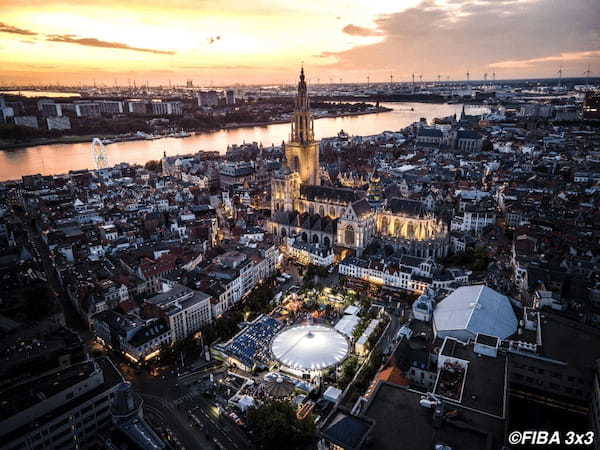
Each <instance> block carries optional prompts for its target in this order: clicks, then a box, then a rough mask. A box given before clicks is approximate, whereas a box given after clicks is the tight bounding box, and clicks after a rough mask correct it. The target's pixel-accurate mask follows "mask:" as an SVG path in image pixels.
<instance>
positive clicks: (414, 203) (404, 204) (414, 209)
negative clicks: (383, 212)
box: [387, 197, 424, 216]
mask: <svg viewBox="0 0 600 450" xmlns="http://www.w3.org/2000/svg"><path fill="white" fill-rule="evenodd" d="M387 209H388V210H389V211H391V212H392V213H393V214H397V213H400V214H408V215H411V216H420V215H421V214H423V210H424V208H423V203H421V202H420V201H418V200H409V199H406V198H398V197H396V198H393V199H391V200H390V202H389V203H388V206H387Z"/></svg>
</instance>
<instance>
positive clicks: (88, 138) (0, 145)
mask: <svg viewBox="0 0 600 450" xmlns="http://www.w3.org/2000/svg"><path fill="white" fill-rule="evenodd" d="M390 111H393V108H386V107H382V106H380V107H379V109H377V110H368V111H356V112H341V113H330V114H329V113H328V114H323V115H319V116H317V117H315V120H320V119H335V118H339V117H350V116H364V115H367V114H379V113H384V112H390ZM285 123H290V119H281V120H269V121H264V122H244V123H230V124H227V125H223V126H221V127H218V128H214V129H207V130H190V132H191V133H193V134H194V135H202V134H205V133H214V132H215V131H220V130H235V129H238V128H251V127H266V126H269V125H276V124H285ZM166 137H172V136H168V135H165V136H160V137H159V139H162V138H166ZM94 138H100V139H108V140H113V141H115V142H125V141H127V142H133V141H144V140H146V139H144V138H143V137H139V138H132V137H131V135H118V136H115V135H110V134H98V135H82V136H72V135H70V136H61V137H56V138H39V139H32V140H30V141H26V142H13V143H8V142H3V141H2V140H0V150H4V151H11V150H18V149H21V148H27V147H33V146H37V145H58V144H80V143H84V142H92V139H94Z"/></svg>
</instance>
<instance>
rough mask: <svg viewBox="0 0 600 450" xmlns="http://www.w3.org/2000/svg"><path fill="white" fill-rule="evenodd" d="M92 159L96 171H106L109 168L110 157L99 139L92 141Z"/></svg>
mask: <svg viewBox="0 0 600 450" xmlns="http://www.w3.org/2000/svg"><path fill="white" fill-rule="evenodd" d="M92 158H94V166H95V168H96V170H100V169H105V168H107V167H108V155H107V154H106V149H105V148H104V144H103V143H102V141H101V140H100V139H98V138H94V139H93V140H92Z"/></svg>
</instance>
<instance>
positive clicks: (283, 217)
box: [268, 69, 448, 258]
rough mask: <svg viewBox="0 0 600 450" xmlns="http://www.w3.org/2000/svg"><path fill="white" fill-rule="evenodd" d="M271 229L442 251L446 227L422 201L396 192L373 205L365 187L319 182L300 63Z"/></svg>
mask: <svg viewBox="0 0 600 450" xmlns="http://www.w3.org/2000/svg"><path fill="white" fill-rule="evenodd" d="M268 226H269V231H271V232H272V233H273V235H274V236H275V237H276V238H278V239H279V240H281V241H284V240H285V238H288V237H297V238H300V239H301V240H302V241H304V242H308V243H312V244H318V245H322V246H327V247H339V248H342V249H343V248H345V249H348V250H354V251H355V252H356V254H358V255H360V254H362V252H363V250H364V249H365V248H366V247H367V246H368V245H369V244H370V243H371V242H372V241H373V240H374V239H378V240H379V241H380V242H382V243H383V245H384V246H386V247H387V248H389V249H390V250H392V249H393V250H394V251H396V250H399V251H401V252H402V253H406V254H410V255H414V256H420V257H433V258H436V257H443V256H446V254H447V252H448V231H447V227H446V226H445V224H444V223H443V222H441V221H440V220H439V219H437V218H436V217H435V216H434V215H432V214H431V213H427V212H425V209H424V207H423V205H422V204H421V202H417V201H414V200H408V199H401V198H394V199H391V200H389V201H383V203H382V204H380V205H378V207H377V208H374V207H373V206H372V204H370V203H369V198H367V195H366V193H365V192H364V191H360V190H354V189H346V188H338V187H331V186H322V185H321V169H320V164H319V141H317V140H315V135H314V123H313V118H312V115H311V113H310V103H309V97H308V90H307V86H306V81H305V77H304V69H302V70H301V72H300V80H299V82H298V94H297V97H296V101H295V110H294V116H293V119H292V127H291V134H290V141H289V142H288V143H287V144H286V145H285V164H284V167H283V168H282V169H280V170H279V171H278V172H277V173H276V174H275V175H274V176H273V178H272V180H271V219H270V221H269V224H268Z"/></svg>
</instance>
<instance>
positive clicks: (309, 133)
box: [290, 67, 315, 144]
mask: <svg viewBox="0 0 600 450" xmlns="http://www.w3.org/2000/svg"><path fill="white" fill-rule="evenodd" d="M314 137H315V135H314V128H313V118H312V115H311V114H310V103H309V100H308V89H307V87H306V80H305V77H304V67H302V68H301V69H300V81H298V94H297V95H296V103H295V108H294V119H293V120H292V134H291V136H290V138H291V139H290V140H291V141H292V142H297V143H299V144H308V143H310V142H313V141H314Z"/></svg>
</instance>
